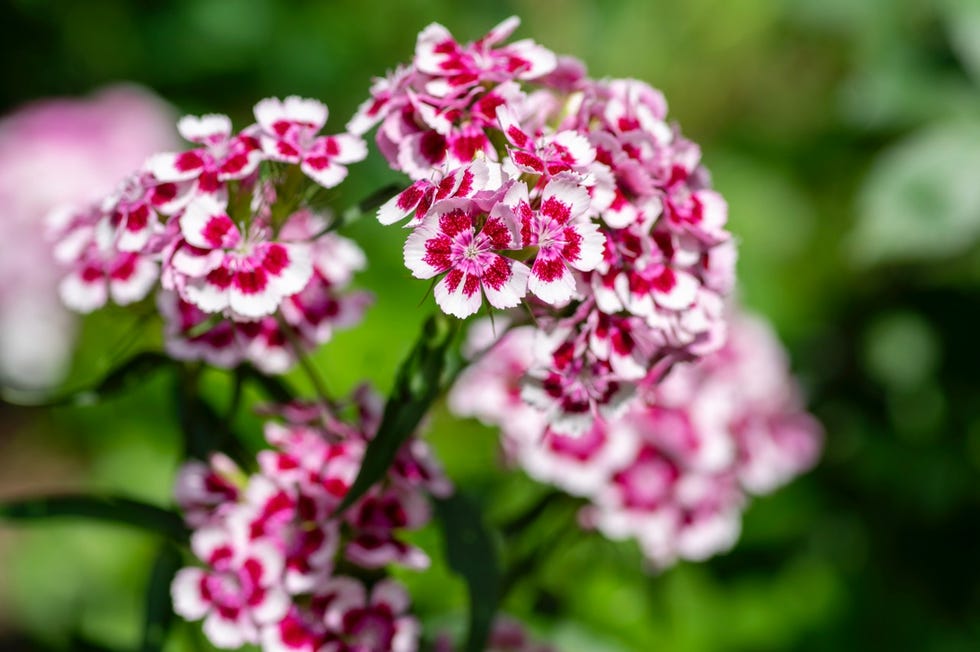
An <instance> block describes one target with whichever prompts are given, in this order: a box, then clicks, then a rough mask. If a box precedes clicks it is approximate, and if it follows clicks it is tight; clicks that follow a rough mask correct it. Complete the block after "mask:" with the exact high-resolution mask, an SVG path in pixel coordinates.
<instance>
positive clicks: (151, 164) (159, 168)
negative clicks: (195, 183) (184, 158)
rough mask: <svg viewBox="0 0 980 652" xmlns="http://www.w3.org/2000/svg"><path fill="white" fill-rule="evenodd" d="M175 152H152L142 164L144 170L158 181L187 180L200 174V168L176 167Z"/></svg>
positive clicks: (176, 155) (176, 154)
mask: <svg viewBox="0 0 980 652" xmlns="http://www.w3.org/2000/svg"><path fill="white" fill-rule="evenodd" d="M178 156H180V154H178V153H176V152H166V153H161V154H154V155H153V156H151V157H150V158H148V159H147V160H146V163H145V164H144V166H145V167H146V170H147V171H148V172H149V173H150V174H152V175H153V176H154V177H156V178H157V179H159V180H160V181H187V180H188V179H195V178H197V177H198V176H199V175H200V174H201V168H192V169H190V170H181V169H180V168H178V167H177V157H178Z"/></svg>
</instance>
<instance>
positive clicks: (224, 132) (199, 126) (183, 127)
mask: <svg viewBox="0 0 980 652" xmlns="http://www.w3.org/2000/svg"><path fill="white" fill-rule="evenodd" d="M177 131H178V132H180V135H181V136H183V137H184V139H185V140H189V141H190V142H192V143H200V144H202V145H203V144H206V143H208V142H212V141H219V140H224V139H225V138H227V137H228V136H230V135H231V119H230V118H229V117H228V116H226V115H221V114H219V113H208V114H206V115H202V116H196V115H185V116H184V117H183V118H181V119H180V121H179V122H177Z"/></svg>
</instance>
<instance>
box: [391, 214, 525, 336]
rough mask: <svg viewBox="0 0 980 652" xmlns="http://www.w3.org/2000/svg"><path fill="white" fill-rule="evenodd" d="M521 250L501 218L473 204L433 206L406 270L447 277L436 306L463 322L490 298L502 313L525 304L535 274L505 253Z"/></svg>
mask: <svg viewBox="0 0 980 652" xmlns="http://www.w3.org/2000/svg"><path fill="white" fill-rule="evenodd" d="M481 221H482V222H483V223H482V225H481V224H480V222H481ZM516 246H517V240H516V237H515V234H514V233H513V232H512V231H511V229H510V227H509V226H508V225H507V224H506V222H505V221H504V220H503V219H502V218H501V217H500V216H499V215H495V214H490V215H487V214H486V213H484V212H482V211H481V210H480V208H479V207H478V206H477V205H476V204H475V203H473V202H471V201H468V200H460V199H449V200H444V201H442V202H440V203H439V204H438V205H436V206H433V208H432V210H431V211H430V213H429V215H428V217H426V219H425V220H424V221H423V222H422V224H420V225H419V226H418V227H417V228H416V229H415V231H413V232H412V234H411V235H410V236H409V237H408V240H407V241H406V242H405V265H406V266H407V267H408V268H409V269H410V270H411V271H412V275H413V276H415V277H416V278H421V279H428V278H433V277H435V276H439V275H442V274H445V276H443V277H442V279H441V280H440V281H439V282H438V283H436V286H435V291H434V293H435V298H436V303H438V304H439V306H440V307H441V308H442V309H443V310H444V311H445V312H446V313H448V314H450V315H455V316H456V317H459V318H461V319H462V318H465V317H468V316H470V315H472V314H474V313H476V312H477V311H478V310H479V309H480V305H481V303H482V298H483V296H484V295H486V297H487V301H489V302H490V305H492V306H494V307H496V308H513V307H515V306H517V305H518V304H519V303H520V301H521V299H522V298H523V297H524V295H525V293H526V292H527V280H528V274H529V270H528V268H527V266H526V265H524V264H523V263H520V262H517V261H515V260H512V259H510V258H506V257H505V256H503V255H501V253H500V252H502V251H506V250H511V249H515V248H516Z"/></svg>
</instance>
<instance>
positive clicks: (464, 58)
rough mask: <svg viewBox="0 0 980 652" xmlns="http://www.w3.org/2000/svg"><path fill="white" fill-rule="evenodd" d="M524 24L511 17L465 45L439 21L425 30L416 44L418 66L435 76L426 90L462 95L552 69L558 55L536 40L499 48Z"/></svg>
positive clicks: (439, 94) (534, 75)
mask: <svg viewBox="0 0 980 652" xmlns="http://www.w3.org/2000/svg"><path fill="white" fill-rule="evenodd" d="M520 24H521V21H520V19H519V18H518V17H517V16H511V17H510V18H508V19H507V20H505V21H503V22H502V23H500V24H499V25H497V26H496V27H494V28H493V29H491V30H490V31H489V32H488V33H487V34H486V35H484V36H483V38H481V39H479V40H477V41H476V42H474V43H471V44H468V45H465V46H464V45H460V44H459V43H458V42H457V41H456V39H455V38H453V35H452V34H450V33H449V30H447V29H446V28H445V27H443V26H442V25H440V24H438V23H432V24H431V25H429V26H428V27H426V28H425V29H423V30H422V32H421V33H420V34H419V37H418V42H417V44H416V46H415V67H416V68H417V69H418V70H419V71H420V72H423V73H425V74H426V75H429V76H431V77H432V79H431V80H430V81H429V82H428V83H426V85H425V90H426V92H427V93H429V94H430V95H433V96H435V97H445V96H447V95H458V94H462V93H465V92H467V91H468V90H469V89H471V88H473V87H474V86H478V85H480V84H484V83H488V82H497V83H499V82H502V81H507V80H509V79H521V80H525V79H535V78H537V77H542V76H544V75H547V74H548V73H550V72H552V71H553V70H554V69H555V67H556V66H557V65H558V60H557V58H556V57H555V55H554V53H552V52H551V51H550V50H547V49H546V48H543V47H541V46H539V45H537V44H536V43H534V41H531V40H529V39H528V40H523V41H518V42H516V43H511V44H508V45H503V46H500V47H495V46H497V45H498V44H500V43H501V42H502V41H504V40H506V39H507V38H508V37H509V36H510V35H511V34H513V33H514V30H515V29H517V27H518V26H519V25H520Z"/></svg>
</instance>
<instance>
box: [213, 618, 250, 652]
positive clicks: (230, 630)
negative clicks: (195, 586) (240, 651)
mask: <svg viewBox="0 0 980 652" xmlns="http://www.w3.org/2000/svg"><path fill="white" fill-rule="evenodd" d="M203 629H204V635H205V636H207V637H208V640H209V641H211V644H212V645H214V646H215V647H217V648H221V649H223V650H233V649H235V648H239V647H241V646H242V645H244V644H245V643H247V642H251V641H250V640H249V637H248V632H246V631H244V628H243V627H242V625H241V624H240V623H238V622H235V621H233V620H226V619H224V618H222V617H221V616H220V615H218V612H217V611H213V612H211V614H210V615H209V616H208V617H207V619H206V620H205V621H204V627H203Z"/></svg>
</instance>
